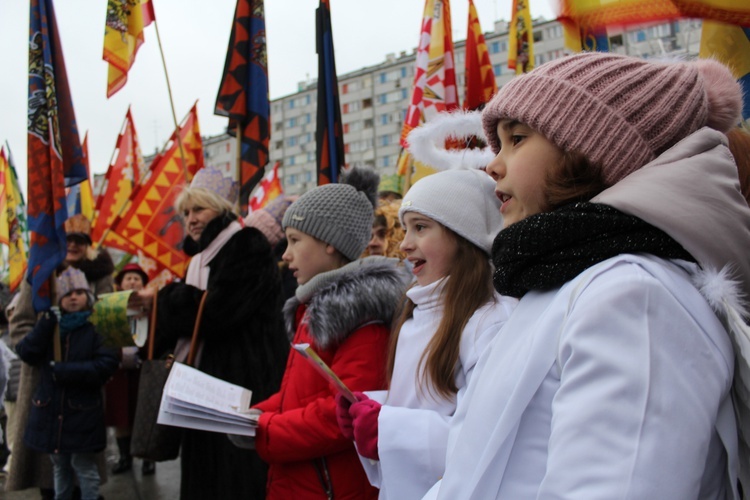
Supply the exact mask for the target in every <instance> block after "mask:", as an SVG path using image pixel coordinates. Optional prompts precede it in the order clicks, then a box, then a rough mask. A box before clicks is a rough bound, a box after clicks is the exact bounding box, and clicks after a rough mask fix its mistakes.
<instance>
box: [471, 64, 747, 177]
mask: <svg viewBox="0 0 750 500" xmlns="http://www.w3.org/2000/svg"><path fill="white" fill-rule="evenodd" d="M741 109H742V91H741V89H740V86H739V84H738V83H737V82H736V81H735V79H734V77H733V76H732V74H731V72H730V71H729V70H728V69H727V68H726V67H725V66H724V65H722V64H720V63H718V62H716V61H712V60H708V59H702V60H698V61H694V62H663V61H662V62H655V61H648V60H644V59H638V58H634V57H628V56H623V55H618V54H611V53H606V52H593V53H580V54H576V55H572V56H567V57H563V58H561V59H557V60H554V61H550V62H549V63H547V64H544V65H542V66H539V67H538V68H536V69H535V70H533V71H531V72H530V73H527V74H525V75H521V76H519V77H517V78H514V79H513V80H511V81H510V83H508V84H507V85H505V86H503V87H502V88H501V89H500V90H499V91H498V93H497V94H496V95H495V96H494V97H493V98H492V100H491V101H490V102H489V103H488V104H487V107H486V108H485V109H484V112H483V114H482V122H483V125H484V130H485V133H486V135H487V137H488V140H489V142H490V146H491V147H492V150H493V151H494V152H495V153H497V152H498V151H499V150H500V143H499V140H498V137H497V124H498V122H500V121H501V120H508V119H512V120H518V121H519V122H522V123H525V124H526V125H528V126H530V127H531V128H533V129H534V130H537V131H539V132H540V133H541V134H542V135H544V136H545V137H546V138H547V139H549V140H550V141H552V142H553V143H554V144H556V145H557V146H558V147H560V148H561V149H563V150H565V151H577V152H579V153H581V154H583V155H584V156H585V157H586V158H588V159H589V161H592V162H594V163H598V164H599V165H600V166H601V167H602V169H603V173H604V182H605V183H606V185H608V186H610V185H612V184H615V183H616V182H617V181H619V180H620V179H622V178H623V177H625V176H626V175H628V174H630V173H631V172H633V171H635V170H637V169H639V168H641V167H642V166H643V165H645V164H646V163H648V162H650V161H651V160H653V159H654V158H656V157H657V156H658V155H660V154H661V153H663V152H664V151H666V150H667V149H669V148H670V147H672V146H673V145H674V144H676V143H677V142H679V141H680V140H682V139H684V138H685V137H687V136H688V135H690V134H692V133H693V132H695V131H696V130H698V129H700V128H702V127H706V126H708V127H711V128H714V129H716V130H719V131H721V132H726V131H728V130H729V129H730V128H731V127H733V126H734V125H736V124H737V123H738V122H739V120H740V111H741Z"/></svg>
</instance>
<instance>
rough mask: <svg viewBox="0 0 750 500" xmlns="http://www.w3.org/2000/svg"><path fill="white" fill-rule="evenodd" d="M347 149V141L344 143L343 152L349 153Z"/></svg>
mask: <svg viewBox="0 0 750 500" xmlns="http://www.w3.org/2000/svg"><path fill="white" fill-rule="evenodd" d="M349 149H350V148H349V143H348V142H347V143H345V144H344V153H349Z"/></svg>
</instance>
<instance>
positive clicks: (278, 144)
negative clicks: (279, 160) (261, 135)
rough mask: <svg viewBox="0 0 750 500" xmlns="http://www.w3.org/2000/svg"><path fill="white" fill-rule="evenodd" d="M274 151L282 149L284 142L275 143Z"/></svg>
mask: <svg viewBox="0 0 750 500" xmlns="http://www.w3.org/2000/svg"><path fill="white" fill-rule="evenodd" d="M274 147H275V148H276V149H281V148H283V147H284V141H276V144H275V146H274Z"/></svg>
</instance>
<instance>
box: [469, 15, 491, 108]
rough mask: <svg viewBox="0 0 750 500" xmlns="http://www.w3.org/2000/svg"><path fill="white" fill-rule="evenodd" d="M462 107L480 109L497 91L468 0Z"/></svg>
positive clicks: (484, 43) (485, 47)
mask: <svg viewBox="0 0 750 500" xmlns="http://www.w3.org/2000/svg"><path fill="white" fill-rule="evenodd" d="M464 75H465V76H464V80H465V82H464V109H467V110H469V111H474V110H476V109H481V108H482V107H484V105H485V104H487V103H488V102H489V100H490V98H491V97H492V96H493V95H494V94H495V92H497V82H496V81H495V73H494V71H493V70H492V63H491V62H490V53H489V51H488V50H487V43H486V42H485V41H484V35H483V34H482V27H481V26H480V24H479V16H478V15H477V9H476V8H475V7H474V2H473V1H472V0H469V30H468V33H467V34H466V70H465V73H464Z"/></svg>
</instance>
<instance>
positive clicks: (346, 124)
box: [344, 123, 349, 134]
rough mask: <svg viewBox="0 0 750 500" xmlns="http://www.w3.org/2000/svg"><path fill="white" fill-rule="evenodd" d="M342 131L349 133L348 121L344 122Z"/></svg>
mask: <svg viewBox="0 0 750 500" xmlns="http://www.w3.org/2000/svg"><path fill="white" fill-rule="evenodd" d="M344 133H345V134H348V133H349V124H348V123H344Z"/></svg>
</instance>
